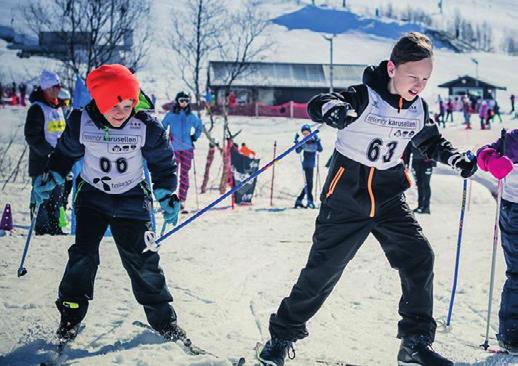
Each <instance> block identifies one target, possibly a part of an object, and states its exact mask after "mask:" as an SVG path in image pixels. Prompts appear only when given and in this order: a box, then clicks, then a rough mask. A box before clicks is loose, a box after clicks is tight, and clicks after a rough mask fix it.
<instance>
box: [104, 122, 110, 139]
mask: <svg viewBox="0 0 518 366" xmlns="http://www.w3.org/2000/svg"><path fill="white" fill-rule="evenodd" d="M103 130H104V141H108V140H109V139H110V128H109V127H108V126H103Z"/></svg>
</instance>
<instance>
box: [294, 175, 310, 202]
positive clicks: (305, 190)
mask: <svg viewBox="0 0 518 366" xmlns="http://www.w3.org/2000/svg"><path fill="white" fill-rule="evenodd" d="M313 170H314V169H313V168H304V176H305V178H306V185H305V186H304V188H302V191H301V192H300V194H299V196H298V197H297V200H298V201H302V200H303V199H304V196H306V197H307V199H308V203H309V202H313Z"/></svg>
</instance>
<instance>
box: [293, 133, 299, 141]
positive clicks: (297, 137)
mask: <svg viewBox="0 0 518 366" xmlns="http://www.w3.org/2000/svg"><path fill="white" fill-rule="evenodd" d="M299 137H300V136H299V134H298V133H296V134H295V139H294V140H293V142H294V143H297V142H299Z"/></svg>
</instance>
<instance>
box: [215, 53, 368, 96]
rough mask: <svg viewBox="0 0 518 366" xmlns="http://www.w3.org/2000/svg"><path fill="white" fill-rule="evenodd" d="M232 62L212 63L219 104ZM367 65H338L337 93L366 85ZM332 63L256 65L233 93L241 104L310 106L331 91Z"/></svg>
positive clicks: (335, 74)
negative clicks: (320, 94)
mask: <svg viewBox="0 0 518 366" xmlns="http://www.w3.org/2000/svg"><path fill="white" fill-rule="evenodd" d="M231 65H232V63H231V62H226V61H210V62H209V70H208V78H207V86H208V87H210V89H211V91H212V92H213V93H214V94H215V96H216V100H217V103H218V104H221V102H222V101H223V100H224V97H225V87H226V85H227V84H228V75H229V70H231ZM366 67H367V65H352V64H334V65H333V86H334V90H335V91H340V90H344V89H345V88H347V87H348V86H350V85H354V84H359V83H361V82H362V75H363V71H364V69H365V68H366ZM330 71H331V70H330V67H329V65H328V64H298V63H284V62H252V63H249V64H248V65H247V68H246V70H245V72H244V73H243V74H242V75H240V76H239V77H238V78H237V79H236V80H234V81H233V82H232V85H231V90H232V91H233V92H234V93H235V94H236V96H237V102H238V104H256V103H259V104H266V105H280V104H284V103H287V102H290V101H293V102H297V103H307V102H308V101H309V100H310V99H311V98H312V97H313V96H314V95H316V94H318V93H322V92H328V91H329V86H330Z"/></svg>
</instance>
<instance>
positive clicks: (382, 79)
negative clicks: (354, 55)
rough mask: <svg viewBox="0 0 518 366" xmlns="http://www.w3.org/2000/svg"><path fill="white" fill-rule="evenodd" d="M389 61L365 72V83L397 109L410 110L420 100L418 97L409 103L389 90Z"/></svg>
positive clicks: (368, 68) (371, 67) (370, 67)
mask: <svg viewBox="0 0 518 366" xmlns="http://www.w3.org/2000/svg"><path fill="white" fill-rule="evenodd" d="M387 63H388V61H382V62H381V63H380V64H379V65H378V66H369V67H367V68H366V69H365V70H364V71H363V83H364V84H366V85H368V86H369V87H370V88H371V89H373V90H374V91H375V92H376V93H378V94H379V95H380V96H381V98H382V99H383V100H384V101H385V102H387V103H388V104H390V105H391V106H392V107H394V108H396V109H398V110H399V109H408V108H410V106H411V105H412V104H413V103H414V101H415V100H416V99H417V98H419V96H416V97H415V98H414V99H413V100H412V101H410V102H409V101H407V100H405V99H404V98H403V97H401V96H400V95H399V94H391V93H390V92H389V90H388V83H389V81H390V77H389V75H388V72H387Z"/></svg>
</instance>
